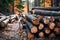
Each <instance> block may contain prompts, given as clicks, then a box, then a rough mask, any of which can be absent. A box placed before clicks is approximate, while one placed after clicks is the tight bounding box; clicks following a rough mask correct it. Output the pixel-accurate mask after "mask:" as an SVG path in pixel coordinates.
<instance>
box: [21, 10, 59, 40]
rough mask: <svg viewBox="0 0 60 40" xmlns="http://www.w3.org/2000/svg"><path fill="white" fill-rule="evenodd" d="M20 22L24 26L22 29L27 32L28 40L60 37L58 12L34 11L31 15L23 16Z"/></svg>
mask: <svg viewBox="0 0 60 40" xmlns="http://www.w3.org/2000/svg"><path fill="white" fill-rule="evenodd" d="M24 20H25V21H24ZM22 22H23V24H26V25H25V26H24V27H23V28H25V29H27V30H29V32H28V33H27V34H28V36H27V37H28V39H31V38H35V37H37V38H49V39H50V40H51V39H52V38H53V39H54V38H56V37H60V12H58V11H46V10H44V11H41V10H36V11H35V12H34V13H33V14H27V15H25V18H23V20H22ZM29 33H30V34H29ZM59 39H60V38H59ZM59 39H58V40H59ZM54 40H55V39H54Z"/></svg>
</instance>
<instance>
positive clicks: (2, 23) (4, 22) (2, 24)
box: [0, 17, 16, 27]
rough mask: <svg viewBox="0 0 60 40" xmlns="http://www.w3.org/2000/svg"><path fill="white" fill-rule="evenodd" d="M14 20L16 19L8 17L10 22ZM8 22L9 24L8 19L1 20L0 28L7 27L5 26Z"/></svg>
mask: <svg viewBox="0 0 60 40" xmlns="http://www.w3.org/2000/svg"><path fill="white" fill-rule="evenodd" d="M15 18H16V17H12V18H11V17H10V20H11V21H15ZM8 22H9V18H8V19H5V20H3V21H2V22H0V27H7V26H6V25H7V24H8Z"/></svg>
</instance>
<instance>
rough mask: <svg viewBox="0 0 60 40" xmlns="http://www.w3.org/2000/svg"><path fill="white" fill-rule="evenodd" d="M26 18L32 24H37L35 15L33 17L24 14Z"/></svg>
mask: <svg viewBox="0 0 60 40" xmlns="http://www.w3.org/2000/svg"><path fill="white" fill-rule="evenodd" d="M26 19H27V21H29V22H31V23H33V24H34V25H38V24H39V20H38V19H37V18H36V17H34V16H33V15H26Z"/></svg>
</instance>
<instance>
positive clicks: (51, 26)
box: [49, 22, 55, 30]
mask: <svg viewBox="0 0 60 40" xmlns="http://www.w3.org/2000/svg"><path fill="white" fill-rule="evenodd" d="M54 27H55V23H53V22H51V23H50V24H49V28H50V29H51V30H53V29H54Z"/></svg>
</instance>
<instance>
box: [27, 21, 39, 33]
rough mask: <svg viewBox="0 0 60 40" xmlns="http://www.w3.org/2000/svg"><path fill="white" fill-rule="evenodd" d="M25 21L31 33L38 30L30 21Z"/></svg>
mask: <svg viewBox="0 0 60 40" xmlns="http://www.w3.org/2000/svg"><path fill="white" fill-rule="evenodd" d="M26 23H27V28H28V29H29V30H30V31H31V33H36V32H38V29H37V27H36V26H34V25H32V24H31V23H30V22H28V21H27V22H26Z"/></svg>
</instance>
